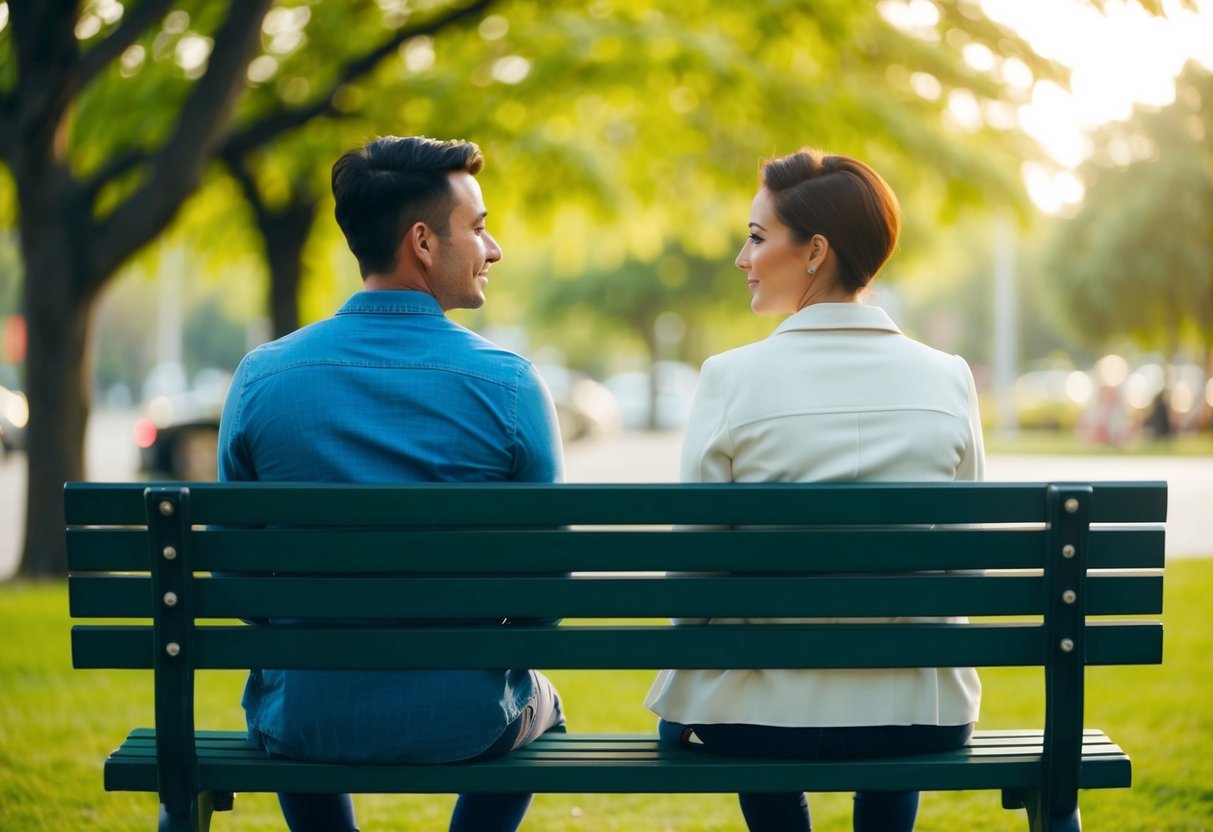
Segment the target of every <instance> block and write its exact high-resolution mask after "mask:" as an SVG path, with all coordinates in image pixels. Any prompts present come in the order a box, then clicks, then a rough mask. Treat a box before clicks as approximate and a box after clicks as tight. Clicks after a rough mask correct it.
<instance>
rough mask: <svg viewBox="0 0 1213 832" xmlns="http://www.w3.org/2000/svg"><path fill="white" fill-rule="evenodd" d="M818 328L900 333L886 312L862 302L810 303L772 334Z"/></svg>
mask: <svg viewBox="0 0 1213 832" xmlns="http://www.w3.org/2000/svg"><path fill="white" fill-rule="evenodd" d="M822 329H875V330H881V331H884V332H896V333H899V334H900V333H901V330H900V329H898V328H897V324H895V323H893V319H892V318H890V317H889V314H888V313H887V312H885V311H884V310H883V309H881V308H880V307H879V306H865V305H863V304H862V303H814V304H813V305H812V306H806V307H805V308H804V309H801V310H800V311H799V312H797V313H796V314H794V315H792V316H791V317H790V318H788V319H787V320H786V321H784V322H783V323H782V324H780V325H779V327H778V328H777V329H776V330H775V332H774V333H772V334H774V335H778V334H779V333H781V332H792V331H796V330H822Z"/></svg>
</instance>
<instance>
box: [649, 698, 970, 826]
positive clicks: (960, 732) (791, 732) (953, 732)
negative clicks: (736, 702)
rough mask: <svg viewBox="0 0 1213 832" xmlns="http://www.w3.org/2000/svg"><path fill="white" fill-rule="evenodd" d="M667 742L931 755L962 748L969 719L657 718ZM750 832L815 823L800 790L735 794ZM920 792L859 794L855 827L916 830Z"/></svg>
mask: <svg viewBox="0 0 1213 832" xmlns="http://www.w3.org/2000/svg"><path fill="white" fill-rule="evenodd" d="M657 728H658V733H659V735H660V736H661V739H662V741H663V742H668V743H674V744H677V745H682V746H686V747H688V748H697V749H702V750H703V751H707V752H710V753H713V754H722V755H726V756H730V757H766V758H778V759H789V760H862V759H866V758H870V757H895V756H901V755H908V754H929V753H931V752H935V751H946V750H948V749H952V748H960V747H961V746H962V745H964V744H965V743H966V742H968V740H969V737H970V736H972V734H973V725H972V723H970V724H968V725H877V726H856V727H848V728H777V727H774V726H770V725H742V724H733V723H729V724H717V725H682V724H680V723H677V722H666V721H665V720H664V719H663V720H661V721H660V722H659V723H658V726H657ZM738 797H739V799H740V801H741V812H742V814H743V815H744V816H745V820H746V825H747V826H748V827H749V829H750V832H808V830H810V829H812V828H813V825H812V821H811V820H810V816H809V804H808V800H807V799H806V797H805V795H804V793H803V792H783V793H779V792H775V793H768V792H753V793H748V794H741V795H738ZM917 814H918V792H875V791H869V792H856V793H855V811H854V816H853V821H852V823H853V828H854V830H855V832H911V830H913V828H914V819H915V817H916V816H917Z"/></svg>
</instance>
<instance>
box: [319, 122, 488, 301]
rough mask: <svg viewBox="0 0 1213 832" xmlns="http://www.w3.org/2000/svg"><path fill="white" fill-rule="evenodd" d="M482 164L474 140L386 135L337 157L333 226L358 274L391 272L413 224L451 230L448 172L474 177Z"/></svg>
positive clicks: (440, 231)
mask: <svg viewBox="0 0 1213 832" xmlns="http://www.w3.org/2000/svg"><path fill="white" fill-rule="evenodd" d="M483 167H484V156H483V155H482V154H481V152H480V148H479V147H477V146H476V145H475V144H473V143H471V142H465V141H450V142H443V141H437V140H435V139H427V138H424V137H422V136H409V137H405V138H401V137H399V136H384V137H382V138H379V139H376V140H375V141H373V142H371V143H370V144H368V145H366V146H365V147H360V148H358V149H357V150H351V151H349V152H348V153H346V154H344V155H343V156H342V157H341V158H340V159H338V160H337V161H336V163H335V164H334V165H333V197H334V198H335V199H336V201H337V209H336V215H337V225H339V226H341V231H342V233H344V234H345V239H346V242H347V243H348V244H349V247H350V251H352V252H353V253H354V256H355V257H356V258H358V270H359V271H360V272H362V276H363V277H366V276H367V275H371V274H383V273H386V272H390V271H392V269H393V268H395V266H396V249H397V247H398V246H399V245H400V240H401V239H402V238H403V236H404V234H405V232H406V231H408V230H409V229H410V228H412V227H413V225H414V224H415V223H418V222H424V223H425V224H426V225H428V226H429V227H430V228H432V229H434V231H435V233H437V234H439V235H440V236H444V237H445V236H446V235H447V234H449V233H450V230H451V228H450V219H451V209H452V206H451V183H450V180H449V179H448V174H450V173H451V172H452V171H467V172H468V173H470V174H472V175H473V176H475V175H476V174H477V173H479V172H480V169H481V168H483Z"/></svg>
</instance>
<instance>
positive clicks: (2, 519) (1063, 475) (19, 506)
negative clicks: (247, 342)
mask: <svg viewBox="0 0 1213 832" xmlns="http://www.w3.org/2000/svg"><path fill="white" fill-rule="evenodd" d="M135 418H136V414H135V413H134V412H127V411H102V412H98V413H96V414H95V415H94V416H93V418H92V419H91V420H90V424H89V433H88V441H87V454H88V460H87V461H88V476H89V478H90V479H93V480H98V481H111V482H120V481H132V480H138V479H140V478H141V477H140V475H139V473H138V470H137V469H138V452H137V451H136V448H135V444H134V440H133V438H132V428H133V426H134V422H135ZM680 442H681V435H680V434H678V433H673V432H664V433H625V434H622V435H620V436H613V437H607V438H601V439H587V440H582V441H580V442H575V443H573V444H572V445H570V446H569V448H568V451H567V461H566V462H567V464H566V469H567V470H566V475H567V479H568V481H569V482H674V481H676V480H677V478H678V454H679V446H680ZM987 467H988V469H989V470H988V472H987V478H988V479H990V480H1005V481H1018V482H1025V481H1039V482H1044V481H1047V480H1166V481H1167V482H1168V483H1169V485H1170V492H1169V509H1168V512H1167V515H1168V519H1167V556H1168V557H1191V556H1213V510H1210V507H1211V506H1213V457H1164V456H1157V457H1144V456H1125V457H1120V456H992V457H990V459H989V462H988V466H987ZM25 477H26V472H25V456H24V455H21V454H15V455H11V456H6V457H4V458H2V459H0V580H4V579H6V578H8V577H10V576H11V575H12V574H13V572H15V571H16V568H17V556H18V552H19V547H20V545H21V540H20V530H21V527H22V525H23V523H24V513H25Z"/></svg>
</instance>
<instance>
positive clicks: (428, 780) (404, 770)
mask: <svg viewBox="0 0 1213 832" xmlns="http://www.w3.org/2000/svg"><path fill="white" fill-rule="evenodd" d="M1040 742H1041V736H1040V732H1023V733H1020V734H1018V735H1016V734H1013V733H1003V732H983V731H979V732H977V733H976V735H975V736H974V739H973V742H972V743H971V744H970V746H969V747H967V748H965V749H961V750H959V751H954V752H945V753H943V754H936V755H924V756H921V757H913V758H905V759H900V760H880V761H856V762H848V763H837V762H829V763H819V762H799V761H764V760H746V761H744V762H739V761H736V760H729V759H727V758H721V757H712V756H710V755H706V754H700V753H696V752H692V751H687V750H684V749H680V748H670V747H668V746H665V745H661V744H659V743H658V742H657V741H656V739H655V738H654V737H652V736H640V735H637V736H632V735H615V736H606V737H600V736H593V735H578V734H568V735H563V736H559V735H549V736H546V737H543V738H541V739H539V740H538V741H536V742H535V743H534V744H532V745H530V746H528V747H527V748H525V749H522V750H520V751H518V752H515V753H514V754H511V755H510V756H509V757H506V758H503V759H499V760H491V761H484V762H479V763H472V764H457V765H448V766H409V765H401V766H366V765H359V766H345V765H330V764H316V763H300V762H295V761H289V760H270V759H267V758H266V757H265V755H264V754H263V753H262V752H261V751H259V750H257V749H254V748H251V747H249V746H248V744H247V742H246V741H245V740H244V736H243V733H242V732H198V741H197V747H198V755H199V779H200V782H201V783H202V785H203V786H204V787H205V788H209V789H214V790H232V791H245V792H253V791H266V792H272V791H279V790H291V789H294V790H299V791H319V792H333V791H356V792H387V793H392V792H438V793H441V792H455V791H462V792H484V791H495V790H496V791H501V790H506V789H514V790H520V789H523V788H526V789H532V790H535V791H540V792H573V793H595V792H598V793H601V792H643V793H654V792H658V793H659V792H734V791H739V790H744V791H784V790H800V789H802V790H806V791H812V792H821V791H847V790H851V789H855V788H867V789H881V788H885V789H889V788H895V789H930V790H949V789H999V788H1016V787H1025V786H1028V785H1030V784H1031V783H1032V778H1033V777H1034V772H1035V771H1036V770H1037V767H1038V765H1039V760H1040ZM1115 748H1116V747H1115V745H1114V744H1112V743H1111V742H1110V741H1109V740H1108V739H1107V737H1106V736H1104V735H1103V734H1102V733H1099V732H1095V731H1088V732H1087V733H1086V734H1085V736H1084V742H1083V761H1082V768H1081V773H1080V783H1081V786H1082V787H1083V788H1113V787H1126V786H1128V785H1129V782H1130V763H1129V760H1128V758H1127V757H1125V756H1124V754H1123V753H1121V752H1119V751H1118V750H1114V749H1115ZM105 778H106V788H107V789H111V790H123V791H155V789H156V771H155V766H154V734H151V733H150V732H148V731H142V732H138V733H137V734H132V736H131V737H130V738H129V739H128V740H127V742H126V743H124V744H123V746H122V747H121V748H120V749H118V750H117V751H116V752H115V753H114V754H113V756H111V758H110V759H109V760H108V761H107V762H106V766H105Z"/></svg>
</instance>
